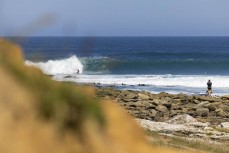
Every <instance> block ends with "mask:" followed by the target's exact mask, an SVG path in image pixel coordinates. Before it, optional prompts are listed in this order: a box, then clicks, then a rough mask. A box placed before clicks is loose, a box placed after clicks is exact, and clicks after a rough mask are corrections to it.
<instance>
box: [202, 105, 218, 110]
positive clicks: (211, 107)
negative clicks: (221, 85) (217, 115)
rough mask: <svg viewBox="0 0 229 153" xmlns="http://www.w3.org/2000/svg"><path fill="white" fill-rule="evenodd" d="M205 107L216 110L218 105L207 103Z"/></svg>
mask: <svg viewBox="0 0 229 153" xmlns="http://www.w3.org/2000/svg"><path fill="white" fill-rule="evenodd" d="M205 107H206V108H208V109H209V111H215V110H216V108H217V107H216V105H214V104H212V103H210V104H207V105H205Z"/></svg>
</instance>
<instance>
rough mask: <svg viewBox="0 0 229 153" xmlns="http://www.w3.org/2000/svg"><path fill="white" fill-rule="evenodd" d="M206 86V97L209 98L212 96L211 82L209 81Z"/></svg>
mask: <svg viewBox="0 0 229 153" xmlns="http://www.w3.org/2000/svg"><path fill="white" fill-rule="evenodd" d="M207 86H208V90H207V96H211V94H212V82H211V80H210V79H209V80H208V82H207Z"/></svg>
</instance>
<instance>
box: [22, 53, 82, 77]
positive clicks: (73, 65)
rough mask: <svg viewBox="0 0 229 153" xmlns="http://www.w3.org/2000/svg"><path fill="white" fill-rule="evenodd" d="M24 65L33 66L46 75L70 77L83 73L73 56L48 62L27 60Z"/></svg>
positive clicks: (79, 63) (80, 65) (77, 60)
mask: <svg viewBox="0 0 229 153" xmlns="http://www.w3.org/2000/svg"><path fill="white" fill-rule="evenodd" d="M25 64H26V65H28V66H35V67H37V68H39V69H41V70H42V71H43V72H44V73H45V74H48V75H72V74H76V73H82V72H83V65H82V64H81V62H80V60H79V59H78V58H77V57H76V56H75V55H74V56H72V57H69V58H67V59H61V60H48V61H47V62H38V63H35V62H31V61H29V60H27V61H26V62H25Z"/></svg>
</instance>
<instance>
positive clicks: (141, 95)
mask: <svg viewBox="0 0 229 153" xmlns="http://www.w3.org/2000/svg"><path fill="white" fill-rule="evenodd" d="M138 98H140V99H149V96H148V95H146V94H142V93H139V94H138Z"/></svg>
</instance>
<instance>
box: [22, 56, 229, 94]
mask: <svg viewBox="0 0 229 153" xmlns="http://www.w3.org/2000/svg"><path fill="white" fill-rule="evenodd" d="M84 62H85V61H84ZM25 64H26V65H28V66H34V67H37V68H39V69H41V70H42V71H43V73H45V74H47V75H52V78H53V79H54V80H57V81H69V82H76V83H86V84H96V85H99V86H113V87H116V88H118V89H125V90H145V91H149V92H153V93H159V92H168V93H173V94H178V93H185V94H204V93H205V91H206V87H207V85H206V83H207V81H208V80H209V79H210V80H211V81H212V82H213V92H214V95H224V94H227V92H228V91H229V76H222V75H172V74H164V75H153V74H152V75H140V74H125V75H118V74H97V73H96V72H95V73H94V74H93V73H91V72H90V73H88V72H87V71H83V69H84V66H83V64H82V62H81V61H80V59H78V58H77V56H76V55H74V56H71V57H69V58H66V59H58V60H48V61H46V62H38V63H36V62H32V61H29V60H27V61H25ZM78 70H79V73H78Z"/></svg>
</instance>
